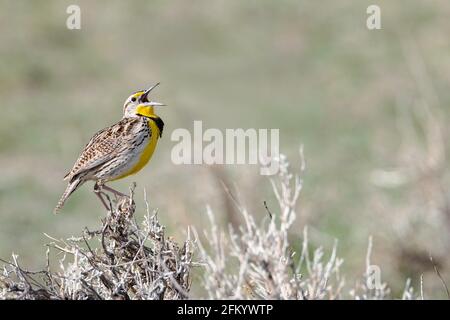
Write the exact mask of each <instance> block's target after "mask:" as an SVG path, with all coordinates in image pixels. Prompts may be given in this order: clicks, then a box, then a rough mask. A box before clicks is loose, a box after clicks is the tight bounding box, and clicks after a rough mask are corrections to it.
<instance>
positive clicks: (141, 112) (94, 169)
mask: <svg viewBox="0 0 450 320" xmlns="http://www.w3.org/2000/svg"><path fill="white" fill-rule="evenodd" d="M157 85H159V83H157V84H156V85H154V86H152V87H151V88H149V89H147V90H143V91H138V92H135V93H133V94H132V95H131V96H129V97H128V99H127V100H125V103H124V105H123V117H122V120H120V121H119V122H117V123H116V124H114V125H112V126H110V127H107V128H105V129H102V130H100V131H99V132H97V133H96V134H95V135H94V136H93V137H92V138H91V140H90V141H89V143H88V144H87V145H86V146H85V147H84V150H83V151H82V152H81V155H80V156H79V157H78V160H77V161H76V162H75V164H74V166H73V168H72V169H71V170H70V171H69V173H67V175H66V176H65V177H64V180H68V186H67V188H66V191H64V193H63V195H62V197H61V199H60V200H59V202H58V205H57V206H56V208H55V210H54V212H55V213H58V211H59V210H61V208H62V207H63V206H64V203H65V201H66V200H67V198H68V197H69V196H70V195H71V194H72V193H73V192H74V191H75V190H76V189H78V188H79V187H80V186H81V185H82V184H83V183H85V182H86V181H89V180H92V181H95V185H94V192H95V194H96V195H97V196H98V197H99V198H100V200H101V201H102V203H103V205H104V206H105V207H106V208H107V209H109V207H108V205H107V204H106V202H105V199H103V197H102V194H103V192H101V190H102V189H104V190H107V191H110V192H112V193H114V194H115V195H116V196H118V195H119V196H125V195H124V194H122V193H121V192H119V191H117V190H114V189H112V188H110V187H108V186H106V185H105V183H106V182H108V181H113V180H118V179H122V178H124V177H126V176H129V175H131V174H135V173H136V172H138V171H139V170H141V169H142V168H143V167H144V166H145V165H146V164H147V163H148V161H149V160H150V158H151V157H152V154H153V152H154V151H155V147H156V144H157V142H158V139H159V138H160V137H161V135H162V131H163V127H164V122H163V121H162V120H161V118H160V117H158V116H157V115H156V114H155V113H154V110H153V107H154V106H163V105H164V104H162V103H159V102H154V101H149V100H148V95H149V93H150V92H151V91H152V90H153V89H154V88H155V87H156V86H157Z"/></svg>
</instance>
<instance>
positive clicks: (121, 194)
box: [102, 184, 128, 198]
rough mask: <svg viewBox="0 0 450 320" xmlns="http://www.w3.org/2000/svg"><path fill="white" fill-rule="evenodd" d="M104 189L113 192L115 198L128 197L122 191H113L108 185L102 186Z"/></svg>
mask: <svg viewBox="0 0 450 320" xmlns="http://www.w3.org/2000/svg"><path fill="white" fill-rule="evenodd" d="M102 188H103V189H105V190H107V191H109V192H111V193H112V194H114V195H115V196H119V197H127V198H128V196H127V195H126V194H124V193H122V192H120V191H117V190H116V189H113V188H111V187H108V186H107V185H106V184H104V185H102Z"/></svg>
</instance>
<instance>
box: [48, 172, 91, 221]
mask: <svg viewBox="0 0 450 320" xmlns="http://www.w3.org/2000/svg"><path fill="white" fill-rule="evenodd" d="M83 182H84V181H82V180H81V179H75V180H74V181H70V182H69V185H68V186H67V188H66V191H64V193H63V195H62V196H61V199H60V200H59V201H58V204H57V205H56V208H55V209H54V210H53V213H55V214H57V213H59V211H60V210H61V209H62V207H63V206H64V203H65V202H66V200H67V198H68V197H69V196H70V195H71V194H72V193H73V192H74V191H75V190H76V189H77V188H78V187H79V186H80V185H81V184H82V183H83Z"/></svg>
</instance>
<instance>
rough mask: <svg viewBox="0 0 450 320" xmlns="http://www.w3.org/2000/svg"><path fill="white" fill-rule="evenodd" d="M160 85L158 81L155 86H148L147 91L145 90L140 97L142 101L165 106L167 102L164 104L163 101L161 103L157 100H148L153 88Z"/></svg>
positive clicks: (151, 104) (150, 104)
mask: <svg viewBox="0 0 450 320" xmlns="http://www.w3.org/2000/svg"><path fill="white" fill-rule="evenodd" d="M158 85H159V82H158V83H157V84H155V85H154V86H151V87H150V88H148V89H147V90H145V92H144V94H142V96H141V97H140V101H141V102H144V103H145V104H147V105H149V106H152V107H153V106H157V107H159V106H165V104H163V103H159V102H156V101H149V100H148V95H149V93H150V92H151V91H152V90H153V89H155V88H156V87H157V86H158Z"/></svg>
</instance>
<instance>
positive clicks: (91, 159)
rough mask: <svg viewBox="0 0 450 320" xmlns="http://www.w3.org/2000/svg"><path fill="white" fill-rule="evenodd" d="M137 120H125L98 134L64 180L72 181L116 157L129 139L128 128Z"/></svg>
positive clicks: (85, 148)
mask: <svg viewBox="0 0 450 320" xmlns="http://www.w3.org/2000/svg"><path fill="white" fill-rule="evenodd" d="M135 120H136V119H131V118H125V119H122V120H121V121H119V122H118V123H116V124H114V125H112V126H110V127H107V128H105V129H102V130H100V131H99V132H97V133H96V134H95V135H94V136H93V137H92V138H91V140H90V141H89V143H88V144H87V145H86V146H85V147H84V149H83V151H82V152H81V154H80V156H79V158H78V160H77V161H76V162H75V164H74V165H73V168H72V169H71V170H70V172H69V173H68V174H67V175H66V176H65V177H64V179H67V178H68V179H71V178H72V177H74V176H75V175H78V174H80V173H83V172H85V171H87V170H90V169H92V168H94V167H97V166H99V165H102V164H104V163H105V162H107V161H109V160H111V159H112V158H113V157H114V156H116V154H117V151H118V150H120V147H121V146H123V145H124V143H126V141H127V139H124V137H125V135H126V134H125V135H124V132H125V130H126V128H127V127H128V128H129V126H130V125H131V126H132V125H133V123H134V122H135ZM126 131H129V129H128V130H126ZM127 133H128V132H127Z"/></svg>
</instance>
